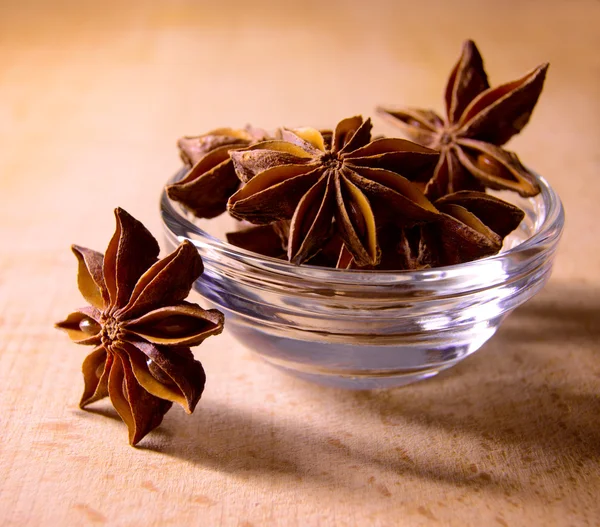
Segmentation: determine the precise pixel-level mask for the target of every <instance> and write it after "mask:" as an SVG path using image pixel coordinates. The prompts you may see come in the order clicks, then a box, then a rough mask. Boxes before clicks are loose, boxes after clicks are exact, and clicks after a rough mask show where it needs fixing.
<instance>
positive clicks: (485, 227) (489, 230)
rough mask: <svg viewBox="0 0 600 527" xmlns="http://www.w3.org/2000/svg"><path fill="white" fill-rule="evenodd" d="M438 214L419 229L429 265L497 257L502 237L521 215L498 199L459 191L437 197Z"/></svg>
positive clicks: (519, 219) (482, 193)
mask: <svg viewBox="0 0 600 527" xmlns="http://www.w3.org/2000/svg"><path fill="white" fill-rule="evenodd" d="M435 206H436V207H437V208H438V210H439V211H440V212H441V213H442V214H441V216H440V217H439V218H438V219H437V220H436V221H435V222H432V223H431V224H428V225H425V226H423V227H422V228H421V236H422V241H423V242H424V244H425V247H426V251H425V254H426V257H425V260H423V261H427V262H429V266H435V267H438V266H443V265H455V264H460V263H465V262H470V261H473V260H477V259H479V258H483V257H485V256H492V255H494V254H497V253H498V252H499V251H500V249H501V248H502V243H503V241H504V238H505V237H506V236H508V235H509V234H510V233H511V232H512V231H514V230H515V229H516V228H517V227H518V226H519V224H520V223H521V220H522V219H523V218H524V217H525V213H524V212H523V211H522V210H521V209H520V208H518V207H516V206H514V205H512V204H510V203H507V202H506V201H503V200H501V199H499V198H496V197H494V196H491V195H489V194H486V193H484V192H476V191H466V190H465V191H459V192H455V193H454V194H449V195H447V196H444V197H443V198H440V199H439V200H437V201H436V202H435Z"/></svg>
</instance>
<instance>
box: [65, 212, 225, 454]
mask: <svg viewBox="0 0 600 527" xmlns="http://www.w3.org/2000/svg"><path fill="white" fill-rule="evenodd" d="M115 216H116V220H117V228H116V232H115V234H114V236H113V238H112V239H111V241H110V243H109V244H108V248H107V249H106V253H105V254H104V256H103V255H102V254H101V253H98V252H96V251H93V250H91V249H86V248H83V247H78V246H75V245H74V246H73V253H74V254H75V256H76V258H77V261H78V265H79V270H78V274H77V283H78V286H79V290H80V292H81V294H82V295H83V297H84V298H85V300H86V301H87V302H88V303H89V304H90V306H88V307H84V308H81V309H78V310H76V311H74V312H73V313H71V314H70V315H69V316H68V317H67V318H66V319H65V320H63V321H62V322H59V323H58V324H57V327H58V328H60V329H63V330H65V331H66V332H67V333H68V335H69V337H70V338H71V340H72V341H73V342H75V343H76V344H83V345H87V346H93V347H94V349H93V351H92V352H91V353H90V354H89V355H88V356H87V357H86V359H85V360H84V362H83V368H82V369H83V378H84V382H85V388H84V392H83V395H82V397H81V402H80V406H81V408H85V407H86V406H87V405H89V404H91V403H93V402H95V401H98V400H100V399H103V398H105V397H109V398H110V400H111V402H112V404H113V406H114V407H115V409H116V411H117V412H118V414H119V415H120V416H121V418H122V419H123V421H124V422H125V423H126V424H127V427H128V429H129V442H130V443H131V444H132V445H135V444H137V443H138V442H139V441H140V440H141V439H142V438H143V437H144V436H145V435H146V434H148V433H149V432H150V431H152V430H153V429H154V428H156V427H157V426H158V425H159V424H160V423H161V421H162V419H163V416H164V414H165V413H166V412H167V411H168V410H169V409H170V408H171V405H172V404H173V403H178V404H180V405H181V406H182V407H183V408H184V409H185V411H186V412H188V413H192V412H193V411H194V408H195V407H196V404H197V403H198V401H199V399H200V396H201V395H202V391H203V390H204V383H205V379H206V376H205V373H204V369H203V368H202V364H201V363H200V362H199V361H197V360H196V359H194V356H193V354H192V352H191V350H190V346H197V345H198V344H201V343H202V342H203V341H204V339H206V338H207V337H209V336H211V335H217V334H219V333H221V331H222V330H223V314H222V313H221V312H219V311H217V310H215V309H211V310H208V311H207V310H204V309H202V308H201V307H200V306H198V305H196V304H192V303H189V302H186V301H185V298H186V297H187V296H188V294H189V292H190V289H191V287H192V285H193V283H194V282H195V280H196V279H197V278H198V277H199V276H200V275H201V274H202V271H203V269H204V267H203V264H202V258H201V257H200V255H199V254H198V251H197V250H196V248H195V247H194V245H193V244H192V243H190V242H189V241H184V242H183V243H181V244H180V245H179V246H178V247H177V248H176V249H175V251H174V252H173V253H171V254H170V255H168V256H167V257H166V258H163V259H162V260H159V259H158V253H159V247H158V244H157V242H156V240H155V239H154V237H153V236H152V235H151V234H150V232H149V231H148V230H147V229H146V228H145V227H144V226H143V225H142V224H141V223H140V222H139V221H138V220H136V219H135V218H133V217H132V216H131V215H129V214H128V213H127V212H126V211H124V210H123V209H116V211H115Z"/></svg>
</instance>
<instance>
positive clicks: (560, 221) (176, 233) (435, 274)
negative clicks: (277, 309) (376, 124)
mask: <svg viewBox="0 0 600 527" xmlns="http://www.w3.org/2000/svg"><path fill="white" fill-rule="evenodd" d="M188 170H189V169H188V168H187V167H182V168H181V169H180V170H179V171H177V172H176V173H175V174H174V175H173V176H172V177H171V178H170V179H169V180H168V182H167V185H169V184H172V183H174V182H176V181H178V180H180V179H181V178H182V177H183V176H184V175H185V174H186V173H187V171H188ZM532 173H533V175H534V177H535V179H536V182H537V183H538V184H539V186H540V193H539V194H537V195H536V196H541V198H542V200H543V203H544V204H545V206H546V217H545V218H544V221H543V223H542V224H541V225H540V226H539V228H538V229H537V231H536V232H535V233H534V234H533V235H532V236H530V237H529V238H527V239H526V240H524V241H523V242H521V243H520V244H519V245H517V246H515V247H512V248H510V249H508V250H506V251H504V252H500V253H498V254H495V255H492V256H487V257H485V258H480V259H478V260H473V261H471V262H465V263H461V264H454V265H448V266H442V267H434V268H430V269H421V270H416V271H414V270H395V271H387V270H385V271H384V270H365V269H337V268H330V267H322V266H316V265H309V264H303V265H300V266H299V265H296V264H293V263H291V262H288V261H286V260H279V259H277V258H273V257H270V256H262V255H260V254H258V253H254V252H252V251H248V250H246V249H242V248H240V247H236V246H235V245H232V244H230V243H228V242H226V241H223V240H221V239H219V238H217V237H216V236H213V235H212V234H210V233H208V232H206V231H205V230H203V229H202V228H201V227H199V226H198V225H196V224H195V223H193V222H192V221H190V220H189V219H187V218H186V217H184V216H183V215H182V214H181V213H180V212H179V211H178V210H177V209H176V208H175V206H174V202H173V200H171V199H170V198H169V196H168V195H167V191H166V186H167V185H165V186H163V189H162V192H161V198H160V209H161V217H162V220H163V225H164V227H165V229H166V231H167V235H168V236H170V237H175V238H176V239H177V240H178V241H179V242H181V241H183V240H188V241H190V242H192V243H193V244H194V245H195V246H196V247H205V248H210V249H212V250H216V251H217V252H218V253H221V254H224V255H226V256H227V257H229V258H232V259H234V260H237V261H240V262H243V263H244V264H247V265H250V266H255V267H258V268H261V269H263V270H268V271H271V272H276V273H278V274H285V275H293V276H295V277H299V275H300V276H302V275H303V276H305V277H306V278H312V279H319V280H323V279H325V280H327V279H331V280H332V281H335V282H339V281H340V280H341V281H344V282H345V281H351V282H355V281H358V282H361V281H367V282H371V281H372V280H374V279H376V277H381V279H382V280H384V281H387V280H388V279H389V280H391V281H397V280H401V281H403V282H404V281H413V280H427V281H431V280H436V279H445V278H449V277H450V276H452V275H456V276H460V275H465V274H469V273H471V272H473V271H475V268H476V267H481V266H482V265H484V264H492V265H494V263H495V262H499V261H502V260H505V259H507V258H512V257H514V256H516V255H519V254H520V253H524V254H528V253H529V252H530V250H531V249H532V248H534V247H537V246H540V245H543V244H548V245H550V246H551V248H553V247H554V245H555V244H556V242H557V241H558V240H559V238H560V236H561V234H562V231H563V226H564V219H565V217H564V207H563V204H562V202H561V200H560V197H559V196H558V194H557V193H556V191H555V190H554V189H553V188H552V186H551V185H550V184H549V183H548V181H547V180H546V179H545V178H543V177H542V176H540V175H538V174H537V173H535V172H532ZM208 221H210V220H208ZM191 235H195V236H197V237H198V238H193V237H192V236H191ZM525 259H529V258H525Z"/></svg>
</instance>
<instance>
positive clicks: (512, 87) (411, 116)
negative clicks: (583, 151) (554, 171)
mask: <svg viewBox="0 0 600 527" xmlns="http://www.w3.org/2000/svg"><path fill="white" fill-rule="evenodd" d="M547 69H548V64H542V65H540V66H538V67H537V68H535V69H534V70H532V71H531V72H529V73H528V74H527V75H525V76H524V77H522V78H520V79H518V80H516V81H513V82H508V83H506V84H502V85H500V86H497V87H495V88H490V85H489V83H488V78H487V74H486V72H485V69H484V66H483V59H482V57H481V55H480V53H479V50H478V49H477V46H476V45H475V43H474V42H473V41H471V40H468V41H466V42H465V43H464V44H463V50H462V55H461V57H460V59H459V60H458V62H457V63H456V65H455V66H454V69H453V70H452V72H451V74H450V78H449V80H448V84H447V86H446V92H445V103H446V117H445V118H442V117H440V116H439V115H437V114H436V113H435V112H433V111H432V110H422V109H414V108H405V109H400V110H392V109H385V108H379V109H378V111H379V112H380V113H381V114H382V115H383V116H384V117H386V118H387V119H388V120H390V121H391V122H392V123H393V124H395V125H397V126H398V127H399V128H401V129H402V130H403V131H404V132H405V133H406V135H407V136H408V137H410V138H411V139H413V140H415V141H417V142H418V143H421V144H423V145H425V146H428V147H430V148H434V149H436V150H440V151H441V156H440V160H439V163H438V165H437V166H436V169H435V173H434V175H433V178H432V179H431V180H430V181H429V183H428V184H427V187H426V189H425V194H426V195H427V197H428V198H430V199H434V200H435V199H437V198H439V197H441V196H444V195H446V194H452V193H453V192H457V191H460V190H483V189H484V188H485V187H488V188H492V189H508V190H513V191H516V192H518V193H519V194H521V195H522V196H533V195H535V194H537V193H538V192H539V187H538V185H537V184H536V182H535V178H534V176H533V175H532V174H531V172H530V171H529V170H528V169H527V168H525V167H524V166H523V165H522V164H521V162H520V160H519V158H518V157H517V156H516V154H514V153H513V152H509V151H507V150H505V149H503V148H501V147H502V146H503V145H504V144H505V143H506V142H507V141H508V140H509V139H510V138H511V137H512V136H514V135H515V134H518V133H519V132H520V131H521V130H522V129H523V128H524V127H525V125H526V124H527V123H528V122H529V118H530V116H531V113H532V111H533V108H534V107H535V105H536V103H537V100H538V98H539V96H540V93H541V91H542V88H543V86H544V79H545V77H546V71H547Z"/></svg>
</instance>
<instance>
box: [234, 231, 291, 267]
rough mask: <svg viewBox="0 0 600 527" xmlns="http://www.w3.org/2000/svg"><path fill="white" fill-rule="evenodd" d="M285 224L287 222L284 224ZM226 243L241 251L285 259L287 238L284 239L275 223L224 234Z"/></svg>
mask: <svg viewBox="0 0 600 527" xmlns="http://www.w3.org/2000/svg"><path fill="white" fill-rule="evenodd" d="M286 223H287V222H286ZM225 236H226V237H227V242H228V243H230V244H231V245H235V246H236V247H240V248H241V249H246V250H247V251H252V252H254V253H257V254H260V255H262V256H270V257H271V258H285V256H286V247H287V238H284V237H283V236H282V233H281V229H278V224H277V223H271V224H269V225H251V226H249V227H244V228H242V229H239V230H237V231H231V232H228V233H226V234H225Z"/></svg>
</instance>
